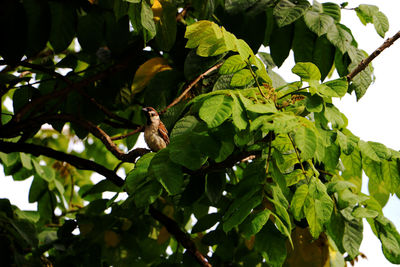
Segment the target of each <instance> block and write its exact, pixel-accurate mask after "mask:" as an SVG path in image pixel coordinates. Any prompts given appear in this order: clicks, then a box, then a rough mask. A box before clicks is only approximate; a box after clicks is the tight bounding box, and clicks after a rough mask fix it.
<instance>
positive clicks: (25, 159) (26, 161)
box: [19, 152, 32, 170]
mask: <svg viewBox="0 0 400 267" xmlns="http://www.w3.org/2000/svg"><path fill="white" fill-rule="evenodd" d="M19 156H20V158H21V163H22V166H23V167H24V168H25V169H28V170H32V163H31V156H30V155H28V154H25V153H22V152H21V153H19Z"/></svg>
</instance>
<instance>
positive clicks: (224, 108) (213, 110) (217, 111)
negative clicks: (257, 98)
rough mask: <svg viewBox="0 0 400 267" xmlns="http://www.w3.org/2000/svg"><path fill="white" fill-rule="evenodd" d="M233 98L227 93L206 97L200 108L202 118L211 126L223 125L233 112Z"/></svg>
mask: <svg viewBox="0 0 400 267" xmlns="http://www.w3.org/2000/svg"><path fill="white" fill-rule="evenodd" d="M232 102H233V99H232V97H230V96H226V95H216V96H212V97H210V98H208V99H206V100H205V101H204V102H203V105H202V106H201V108H200V110H199V116H200V118H201V119H202V120H203V121H205V122H206V123H207V125H208V127H209V128H214V127H217V126H219V125H221V124H222V123H223V122H224V121H225V120H227V119H228V118H229V117H230V115H231V114H232V105H233V103H232Z"/></svg>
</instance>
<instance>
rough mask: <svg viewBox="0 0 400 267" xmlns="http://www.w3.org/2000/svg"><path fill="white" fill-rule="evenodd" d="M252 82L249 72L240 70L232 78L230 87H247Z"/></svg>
mask: <svg viewBox="0 0 400 267" xmlns="http://www.w3.org/2000/svg"><path fill="white" fill-rule="evenodd" d="M253 81H254V78H253V75H252V74H251V71H250V70H248V69H242V70H239V71H238V72H236V73H235V74H234V75H233V76H232V80H231V84H230V85H231V86H232V87H243V86H247V85H249V84H250V83H252V82H253Z"/></svg>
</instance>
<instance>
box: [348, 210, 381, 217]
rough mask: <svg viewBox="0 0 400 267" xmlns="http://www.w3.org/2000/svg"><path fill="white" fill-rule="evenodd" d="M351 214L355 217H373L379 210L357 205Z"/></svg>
mask: <svg viewBox="0 0 400 267" xmlns="http://www.w3.org/2000/svg"><path fill="white" fill-rule="evenodd" d="M351 215H353V216H354V217H357V218H375V217H376V216H378V215H379V212H377V211H375V210H371V209H368V208H363V207H357V208H355V209H354V210H353V212H352V213H351Z"/></svg>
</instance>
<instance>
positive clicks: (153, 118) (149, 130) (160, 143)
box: [142, 107, 169, 152]
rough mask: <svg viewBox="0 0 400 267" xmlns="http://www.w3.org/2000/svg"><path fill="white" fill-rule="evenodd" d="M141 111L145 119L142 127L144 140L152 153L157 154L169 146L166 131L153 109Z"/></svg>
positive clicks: (148, 108) (147, 108)
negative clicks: (145, 121) (144, 124)
mask: <svg viewBox="0 0 400 267" xmlns="http://www.w3.org/2000/svg"><path fill="white" fill-rule="evenodd" d="M142 110H143V111H144V112H145V115H146V118H147V123H146V126H145V127H144V140H145V141H146V144H147V145H148V146H149V148H150V149H151V150H152V151H154V152H157V151H159V150H161V149H163V148H165V147H166V146H167V145H168V144H169V137H168V131H167V129H166V128H165V125H164V123H162V121H161V120H160V116H159V115H158V113H157V111H156V110H155V109H154V108H152V107H146V108H143V109H142Z"/></svg>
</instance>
